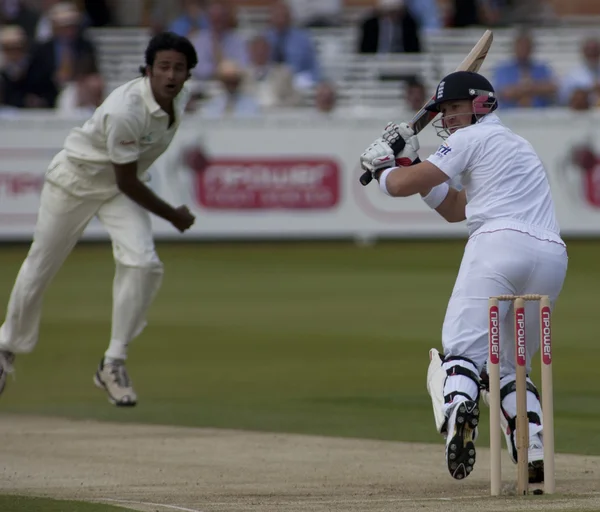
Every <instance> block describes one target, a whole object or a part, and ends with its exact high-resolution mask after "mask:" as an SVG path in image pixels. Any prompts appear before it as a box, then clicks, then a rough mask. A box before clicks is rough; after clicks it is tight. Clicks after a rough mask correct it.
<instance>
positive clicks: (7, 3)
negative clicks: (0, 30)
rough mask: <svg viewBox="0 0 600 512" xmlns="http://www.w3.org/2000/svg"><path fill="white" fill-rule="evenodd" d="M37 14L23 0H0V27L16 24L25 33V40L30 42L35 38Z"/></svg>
mask: <svg viewBox="0 0 600 512" xmlns="http://www.w3.org/2000/svg"><path fill="white" fill-rule="evenodd" d="M37 21H38V14H37V13H36V12H35V11H34V10H33V9H32V8H30V7H29V6H28V5H27V2H25V1H23V0H0V27H1V26H5V25H18V26H19V27H21V28H22V29H23V30H24V31H25V34H26V35H27V41H28V42H29V43H32V42H33V40H34V38H35V27H36V25H37Z"/></svg>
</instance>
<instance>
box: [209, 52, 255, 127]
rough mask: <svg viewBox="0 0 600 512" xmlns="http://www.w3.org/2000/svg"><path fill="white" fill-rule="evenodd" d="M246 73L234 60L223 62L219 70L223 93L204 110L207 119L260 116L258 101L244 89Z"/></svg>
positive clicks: (214, 98)
mask: <svg viewBox="0 0 600 512" xmlns="http://www.w3.org/2000/svg"><path fill="white" fill-rule="evenodd" d="M243 76H244V71H243V70H242V69H241V68H240V66H239V64H238V63H237V62H235V61H232V60H223V61H222V62H221V63H220V64H219V66H218V68H217V79H218V80H219V82H220V85H221V92H220V94H218V95H217V96H215V97H213V98H212V99H210V100H209V101H208V102H207V103H206V104H205V105H204V108H203V109H202V114H203V116H204V117H207V118H220V119H224V118H229V117H233V118H236V117H238V118H239V117H254V116H257V115H258V114H260V107H259V104H258V102H257V101H256V99H255V98H254V97H253V96H251V95H250V94H247V93H246V92H244V91H243V89H242V82H243Z"/></svg>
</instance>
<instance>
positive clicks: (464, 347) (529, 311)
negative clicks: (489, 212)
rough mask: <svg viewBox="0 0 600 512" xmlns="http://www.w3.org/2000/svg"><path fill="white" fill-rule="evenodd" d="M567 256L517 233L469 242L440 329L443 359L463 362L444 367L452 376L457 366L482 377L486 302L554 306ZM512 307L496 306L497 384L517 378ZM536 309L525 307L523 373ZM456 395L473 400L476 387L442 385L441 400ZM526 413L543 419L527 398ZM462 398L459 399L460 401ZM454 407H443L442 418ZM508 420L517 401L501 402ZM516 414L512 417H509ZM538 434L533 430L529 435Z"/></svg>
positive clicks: (535, 329)
mask: <svg viewBox="0 0 600 512" xmlns="http://www.w3.org/2000/svg"><path fill="white" fill-rule="evenodd" d="M567 263H568V257H567V250H566V247H565V246H564V245H562V244H559V243H557V242H554V241H547V240H543V239H541V238H536V237H535V236H532V235H529V234H526V233H524V232H521V231H517V230H512V229H502V230H497V231H492V232H487V233H481V234H478V235H476V236H474V237H473V238H471V239H470V240H469V241H468V243H467V246H466V248H465V253H464V256H463V260H462V262H461V266H460V270H459V272H458V277H457V278H456V283H455V285H454V289H453V291H452V296H451V298H450V302H449V304H448V308H447V310H446V317H445V319H444V325H443V328H442V345H443V349H444V356H445V357H446V358H448V357H459V358H465V359H467V360H469V361H471V362H472V363H473V364H471V363H470V362H469V361H464V360H460V359H459V360H454V361H452V360H451V361H446V362H444V364H443V367H444V369H445V370H447V371H448V370H449V371H450V372H451V373H453V372H452V370H451V368H452V366H454V365H458V366H462V367H463V368H466V369H468V370H470V371H473V372H476V373H477V374H480V373H481V371H482V370H483V369H484V367H485V364H486V362H487V358H488V350H489V348H488V327H489V309H488V300H489V298H490V297H493V296H497V295H525V294H539V295H548V296H549V297H550V302H551V307H552V309H553V308H554V304H555V302H556V299H557V298H558V295H559V294H560V291H561V289H562V286H563V282H564V280H565V275H566V271H567ZM513 309H514V308H513V305H512V302H510V301H508V302H501V303H500V379H501V381H500V384H501V386H504V385H505V384H507V383H509V382H512V381H514V380H515V378H516V363H515V341H514V319H513ZM539 322H540V320H539V303H538V302H527V303H526V304H525V327H526V345H527V373H530V372H531V361H532V358H533V357H535V355H536V353H537V351H538V349H539V346H540V331H539ZM454 392H458V393H464V394H465V395H468V396H470V397H471V398H472V399H475V397H476V396H478V394H479V393H478V389H477V385H476V384H475V383H474V382H473V380H472V379H470V378H469V377H466V376H464V375H452V376H449V377H448V378H447V379H446V383H445V385H444V395H446V396H447V395H449V394H451V393H454ZM527 395H528V397H527V409H528V410H529V411H534V412H537V413H538V414H539V415H540V417H541V409H540V406H539V401H538V400H537V399H536V398H535V395H533V393H527ZM462 399H463V398H461V397H459V400H458V401H460V400H462ZM456 403H457V401H453V402H450V403H447V404H446V406H445V410H446V412H447V411H448V410H449V408H450V407H452V406H453V405H455V404H456ZM503 407H504V408H505V410H506V411H508V412H509V414H511V415H512V414H516V402H515V395H514V393H511V394H510V395H509V396H507V397H506V399H505V400H504V401H503ZM513 409H514V411H513ZM539 430H541V427H540V428H539V429H538V428H535V429H532V430H531V431H530V432H531V434H534V433H536V432H537V431H539Z"/></svg>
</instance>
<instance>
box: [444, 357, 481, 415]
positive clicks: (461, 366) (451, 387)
mask: <svg viewBox="0 0 600 512" xmlns="http://www.w3.org/2000/svg"><path fill="white" fill-rule="evenodd" d="M442 368H443V369H444V371H445V372H446V380H445V382H444V413H445V415H446V416H448V414H449V412H450V410H451V409H452V408H453V407H454V406H455V405H456V404H457V403H460V402H462V401H464V400H471V401H473V402H478V401H479V387H480V382H479V372H478V371H477V366H476V365H475V363H474V362H473V361H471V360H470V359H467V358H465V357H458V356H452V357H448V358H446V359H444V362H443V364H442Z"/></svg>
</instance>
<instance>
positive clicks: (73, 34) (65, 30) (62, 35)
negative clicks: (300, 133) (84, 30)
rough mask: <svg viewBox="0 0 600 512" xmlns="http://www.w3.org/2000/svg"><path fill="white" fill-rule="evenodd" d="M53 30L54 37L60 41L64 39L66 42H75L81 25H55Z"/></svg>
mask: <svg viewBox="0 0 600 512" xmlns="http://www.w3.org/2000/svg"><path fill="white" fill-rule="evenodd" d="M52 30H53V32H54V36H55V37H57V38H58V39H62V40H64V41H74V40H75V39H77V35H78V34H79V25H78V24H76V23H71V24H68V25H58V24H55V25H54V28H53V29H52Z"/></svg>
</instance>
